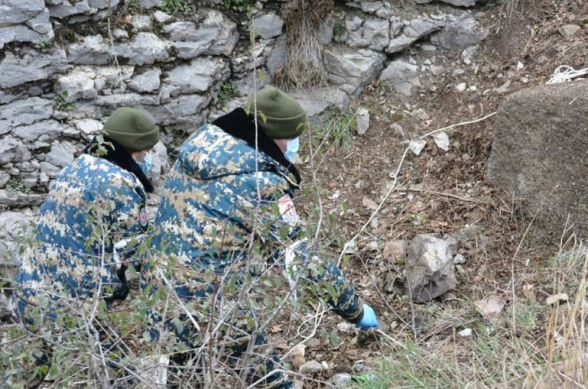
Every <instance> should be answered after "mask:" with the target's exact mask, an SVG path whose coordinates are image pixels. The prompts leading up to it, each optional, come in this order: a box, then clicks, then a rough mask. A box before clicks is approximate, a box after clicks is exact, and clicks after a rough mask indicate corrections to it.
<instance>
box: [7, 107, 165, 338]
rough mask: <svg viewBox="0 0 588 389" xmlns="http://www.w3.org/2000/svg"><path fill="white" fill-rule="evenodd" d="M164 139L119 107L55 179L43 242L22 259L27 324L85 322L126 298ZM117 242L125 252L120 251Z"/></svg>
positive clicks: (39, 232) (20, 302)
mask: <svg viewBox="0 0 588 389" xmlns="http://www.w3.org/2000/svg"><path fill="white" fill-rule="evenodd" d="M158 139H159V132H158V129H157V128H156V126H155V124H154V122H153V120H152V119H151V118H150V117H149V116H148V115H146V114H145V113H143V112H141V111H140V110H137V109H134V108H127V107H122V108H119V109H117V110H116V111H115V112H114V113H113V114H112V115H111V116H110V117H109V118H108V120H107V121H106V123H105V125H104V128H103V130H102V133H101V134H99V135H98V136H96V137H95V138H94V139H92V141H91V142H90V143H89V145H88V146H87V147H86V148H85V149H84V151H83V153H82V154H81V155H80V156H79V157H77V158H76V159H75V160H74V161H73V162H72V163H70V164H69V165H68V166H66V167H65V168H64V169H63V170H62V171H61V173H60V174H59V175H58V177H57V178H56V179H55V180H54V181H53V183H52V185H51V187H50V191H49V193H48V195H47V197H46V199H45V200H44V202H43V203H42V204H41V207H40V209H39V215H38V218H37V221H36V227H37V229H36V238H37V242H36V244H35V246H34V247H32V248H30V249H29V250H27V252H26V253H25V254H24V256H23V257H22V259H21V262H20V267H19V270H18V273H17V276H16V280H15V284H16V292H15V305H16V311H17V313H19V314H20V316H21V317H22V318H23V319H24V323H26V324H29V325H31V324H36V325H38V324H41V322H43V321H45V323H46V324H48V325H49V327H50V328H51V327H52V328H55V327H56V324H55V323H56V320H57V319H58V317H59V316H60V315H61V316H65V315H64V312H67V313H68V314H78V315H79V317H81V316H84V313H82V312H86V313H88V312H90V311H91V309H90V308H93V307H96V304H98V302H100V301H104V302H105V303H106V308H108V307H109V306H110V304H111V303H112V302H113V301H114V300H116V299H124V298H125V297H126V295H127V292H128V288H127V286H126V285H125V279H124V270H125V266H126V265H125V263H124V262H125V261H126V260H127V259H130V258H131V256H132V254H133V252H134V250H136V248H137V247H136V246H137V244H138V242H139V240H138V237H139V236H140V235H141V234H142V233H145V232H146V231H147V229H148V227H149V224H148V220H147V213H146V210H145V202H146V192H153V186H152V184H151V183H150V181H149V179H148V178H147V176H146V172H147V170H148V167H149V164H150V162H149V161H150V156H148V154H147V152H148V151H149V150H150V149H151V148H152V147H153V146H154V145H155V144H156V143H157V142H158ZM120 242H122V243H123V244H120ZM117 243H119V246H125V247H124V248H122V249H119V252H118V253H115V249H114V246H115V244H117ZM115 254H117V255H115ZM94 310H95V309H94ZM88 316H89V315H88ZM47 319H49V320H48V321H47ZM45 341H47V342H52V341H54V339H46V340H45ZM49 346H50V345H49Z"/></svg>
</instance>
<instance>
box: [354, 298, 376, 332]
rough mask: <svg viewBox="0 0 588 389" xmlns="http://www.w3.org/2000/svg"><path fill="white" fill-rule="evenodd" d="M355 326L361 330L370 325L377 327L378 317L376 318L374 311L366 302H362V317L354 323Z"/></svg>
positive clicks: (370, 326)
mask: <svg viewBox="0 0 588 389" xmlns="http://www.w3.org/2000/svg"><path fill="white" fill-rule="evenodd" d="M355 326H356V327H357V328H361V329H362V330H367V329H368V328H372V327H376V328H377V327H379V326H380V325H379V324H378V319H376V313H375V312H374V310H373V309H372V307H370V306H369V305H367V304H365V303H364V304H363V317H362V318H361V321H360V322H359V323H357V324H356V325H355Z"/></svg>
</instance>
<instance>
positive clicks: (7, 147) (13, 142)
mask: <svg viewBox="0 0 588 389" xmlns="http://www.w3.org/2000/svg"><path fill="white" fill-rule="evenodd" d="M31 158H32V154H31V153H30V151H29V150H28V148H27V146H26V145H25V144H24V143H23V142H22V141H20V140H18V139H16V138H13V137H12V136H6V137H4V138H2V139H0V165H6V164H7V163H17V162H22V161H28V160H30V159H31Z"/></svg>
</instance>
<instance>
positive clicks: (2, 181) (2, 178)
mask: <svg viewBox="0 0 588 389" xmlns="http://www.w3.org/2000/svg"><path fill="white" fill-rule="evenodd" d="M0 147H1V146H0ZM8 180H10V174H8V173H7V172H5V171H3V170H0V188H5V187H6V183H7V182H8Z"/></svg>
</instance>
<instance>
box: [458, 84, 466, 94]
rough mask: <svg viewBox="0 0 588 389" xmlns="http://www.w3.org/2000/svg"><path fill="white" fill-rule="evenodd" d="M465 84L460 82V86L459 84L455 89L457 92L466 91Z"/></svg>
mask: <svg viewBox="0 0 588 389" xmlns="http://www.w3.org/2000/svg"><path fill="white" fill-rule="evenodd" d="M466 87H467V84H466V83H465V82H462V83H461V84H459V85H458V86H457V87H456V89H457V90H458V92H463V91H464V90H466Z"/></svg>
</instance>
